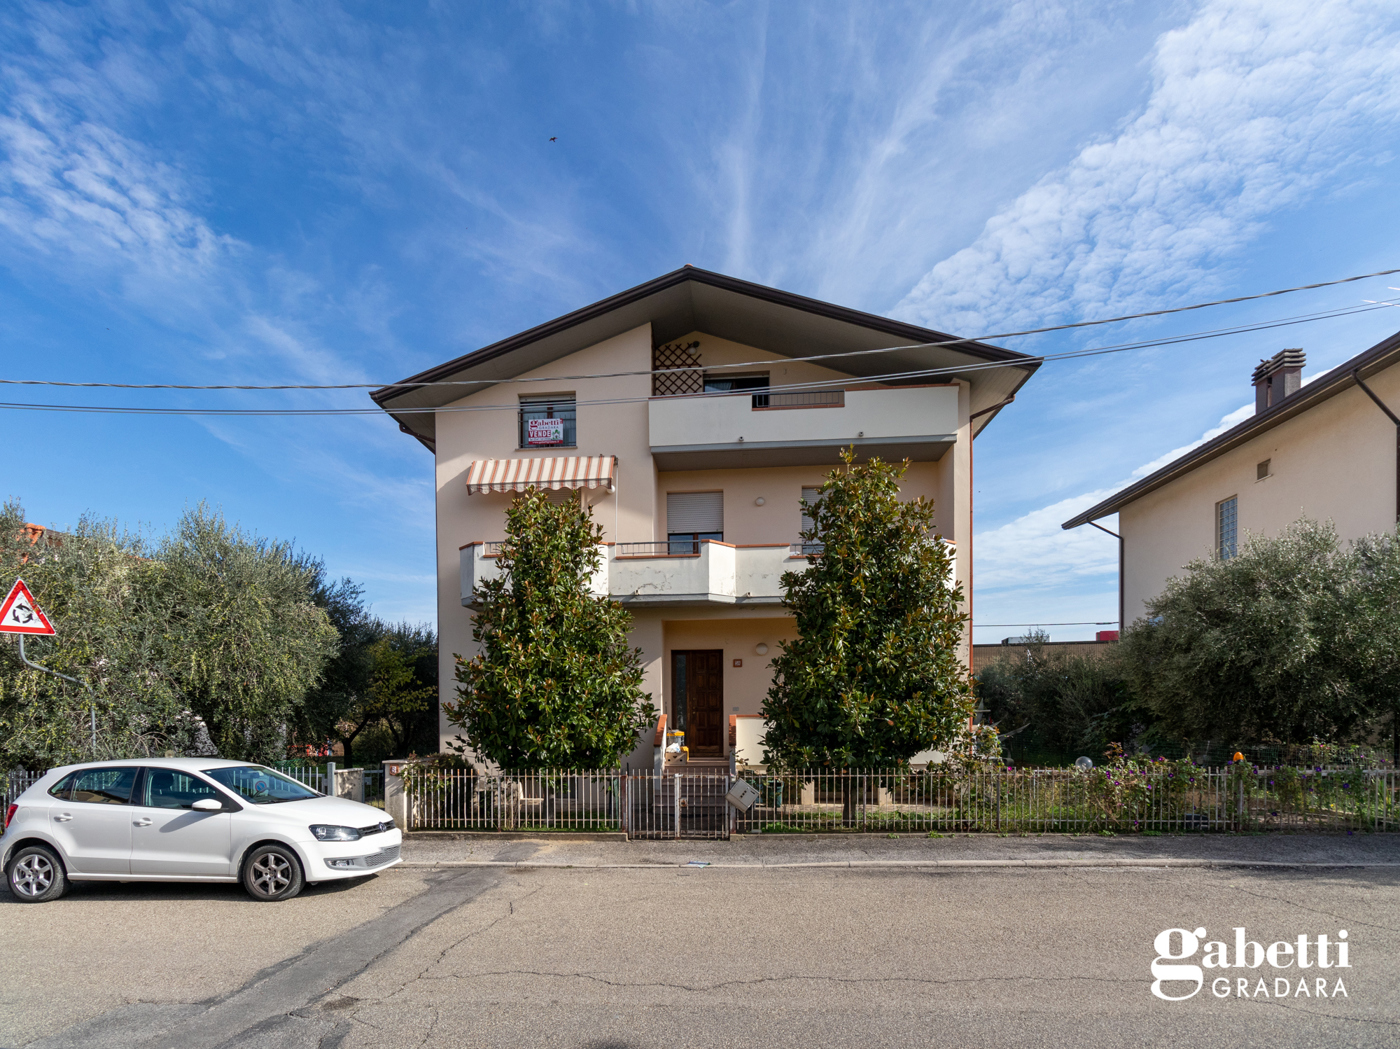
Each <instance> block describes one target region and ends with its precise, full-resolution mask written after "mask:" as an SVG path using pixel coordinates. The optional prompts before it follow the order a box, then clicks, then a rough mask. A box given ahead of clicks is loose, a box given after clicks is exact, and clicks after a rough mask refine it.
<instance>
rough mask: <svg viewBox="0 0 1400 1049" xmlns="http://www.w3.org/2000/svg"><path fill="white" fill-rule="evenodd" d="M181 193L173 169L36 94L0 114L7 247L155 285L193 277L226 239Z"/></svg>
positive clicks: (0, 194)
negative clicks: (116, 273) (8, 245)
mask: <svg viewBox="0 0 1400 1049" xmlns="http://www.w3.org/2000/svg"><path fill="white" fill-rule="evenodd" d="M188 197H189V191H188V188H187V186H186V184H185V181H184V179H183V178H182V176H181V175H180V173H179V172H177V171H176V170H175V169H173V168H172V167H170V166H169V165H167V164H164V163H162V162H160V161H159V160H157V159H155V158H153V157H152V156H151V155H150V154H149V151H147V150H146V149H144V148H143V147H142V146H140V145H139V144H137V143H134V142H132V141H131V140H130V139H128V138H126V137H124V136H123V135H121V134H119V133H117V132H116V131H114V130H112V129H111V128H109V127H105V126H103V125H101V124H98V123H94V122H91V121H87V120H75V119H72V118H71V117H70V116H69V114H68V112H67V110H66V109H65V108H64V107H63V106H61V105H59V104H58V103H57V102H56V101H54V100H53V99H52V98H49V97H46V96H45V95H44V94H43V93H41V92H37V91H29V92H26V93H24V94H22V95H21V96H20V97H19V98H18V99H17V101H16V102H15V104H14V105H13V106H12V107H11V108H10V110H9V111H8V112H7V113H4V114H3V115H0V227H3V228H4V229H5V230H7V231H8V233H9V234H10V236H11V238H13V239H12V242H11V248H12V249H13V247H14V246H17V245H22V246H23V248H24V250H25V251H28V252H37V253H40V254H41V255H43V256H46V257H49V258H50V259H51V260H52V262H54V263H56V264H57V265H59V266H72V265H74V264H78V265H82V266H91V267H95V268H99V269H110V270H114V271H122V272H125V273H127V274H129V275H131V276H139V277H140V278H141V279H143V280H152V279H155V280H158V281H160V282H161V283H167V282H171V281H185V280H189V279H191V278H196V279H197V278H200V277H202V276H203V275H205V274H207V273H208V272H209V271H210V270H211V269H212V268H214V267H215V266H217V265H218V262H219V259H220V256H221V255H222V254H223V253H224V252H225V251H226V250H228V249H229V248H230V247H232V246H233V245H234V244H235V242H234V241H233V239H232V238H230V237H227V236H223V235H221V234H218V233H216V232H215V231H214V230H213V229H212V228H211V227H210V226H209V224H208V223H207V222H205V221H204V219H203V218H201V217H200V216H199V215H198V214H197V213H196V212H195V211H194V210H193V209H192V208H191V206H190V204H189V201H188Z"/></svg>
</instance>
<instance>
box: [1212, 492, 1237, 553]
mask: <svg viewBox="0 0 1400 1049" xmlns="http://www.w3.org/2000/svg"><path fill="white" fill-rule="evenodd" d="M1238 529H1239V506H1238V503H1237V502H1236V498H1235V496H1233V495H1232V496H1230V498H1228V499H1223V500H1221V501H1220V502H1218V503H1216V504H1215V553H1216V556H1217V557H1219V558H1220V560H1222V561H1228V560H1230V558H1232V557H1234V556H1235V553H1236V551H1237V550H1238V543H1237V540H1238V538H1239V531H1238Z"/></svg>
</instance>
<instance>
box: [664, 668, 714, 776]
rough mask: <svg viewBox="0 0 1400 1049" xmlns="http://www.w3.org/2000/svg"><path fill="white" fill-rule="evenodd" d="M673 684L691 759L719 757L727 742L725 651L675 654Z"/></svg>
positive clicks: (672, 669)
mask: <svg viewBox="0 0 1400 1049" xmlns="http://www.w3.org/2000/svg"><path fill="white" fill-rule="evenodd" d="M671 681H672V683H673V685H674V687H675V704H674V709H675V711H676V714H677V715H679V716H678V717H677V720H678V721H679V722H680V723H681V725H683V726H684V731H685V745H686V746H687V747H689V748H690V756H691V757H718V756H719V755H720V754H721V753H722V752H723V742H724V735H723V727H724V650H723V649H692V650H689V651H685V652H672V653H671Z"/></svg>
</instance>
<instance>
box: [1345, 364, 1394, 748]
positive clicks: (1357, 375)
mask: <svg viewBox="0 0 1400 1049" xmlns="http://www.w3.org/2000/svg"><path fill="white" fill-rule="evenodd" d="M1351 377H1352V378H1353V379H1355V380H1356V385H1357V386H1360V387H1361V388H1362V389H1363V390H1364V391H1366V396H1367V397H1369V398H1371V400H1373V401H1375V402H1376V407H1377V408H1379V409H1380V410H1381V411H1383V412H1385V414H1386V418H1388V419H1389V420H1390V421H1391V422H1393V423H1394V424H1395V520H1396V521H1397V522H1400V418H1397V417H1396V415H1395V413H1394V412H1392V411H1391V410H1390V409H1389V408H1387V407H1386V404H1385V402H1384V401H1383V400H1381V399H1380V398H1379V397H1377V396H1376V391H1375V390H1373V389H1371V387H1369V386H1367V385H1366V383H1365V382H1364V381H1363V380H1362V378H1361V369H1360V368H1353V369H1352V370H1351ZM1390 760H1391V763H1392V765H1393V766H1394V767H1396V768H1400V699H1396V698H1392V699H1391V702H1390Z"/></svg>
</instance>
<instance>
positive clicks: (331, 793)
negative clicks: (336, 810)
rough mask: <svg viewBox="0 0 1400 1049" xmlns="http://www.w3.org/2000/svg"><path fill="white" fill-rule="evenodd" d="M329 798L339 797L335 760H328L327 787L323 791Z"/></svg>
mask: <svg viewBox="0 0 1400 1049" xmlns="http://www.w3.org/2000/svg"><path fill="white" fill-rule="evenodd" d="M323 793H324V794H325V795H326V797H328V798H335V797H339V795H338V794H337V793H336V790H335V762H334V761H328V762H326V789H325V791H324V792H323Z"/></svg>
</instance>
